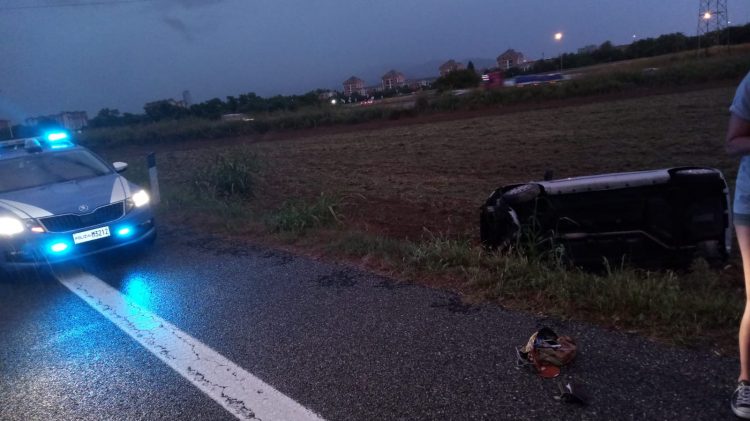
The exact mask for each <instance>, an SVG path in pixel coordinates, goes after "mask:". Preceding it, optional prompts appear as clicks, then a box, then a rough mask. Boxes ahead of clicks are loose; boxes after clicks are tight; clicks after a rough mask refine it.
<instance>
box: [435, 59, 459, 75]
mask: <svg viewBox="0 0 750 421" xmlns="http://www.w3.org/2000/svg"><path fill="white" fill-rule="evenodd" d="M463 69H465V67H464V64H463V63H459V62H457V61H455V60H453V59H451V60H448V61H446V62H445V63H443V64H442V65H441V66H440V67H439V68H438V70H440V76H445V75H447V74H448V73H450V72H455V71H456V70H463Z"/></svg>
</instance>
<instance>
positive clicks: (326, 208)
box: [267, 194, 340, 235]
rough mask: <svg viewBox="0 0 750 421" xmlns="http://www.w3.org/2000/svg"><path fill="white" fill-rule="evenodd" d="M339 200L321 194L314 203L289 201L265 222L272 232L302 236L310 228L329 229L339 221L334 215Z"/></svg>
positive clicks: (337, 216) (336, 215)
mask: <svg viewBox="0 0 750 421" xmlns="http://www.w3.org/2000/svg"><path fill="white" fill-rule="evenodd" d="M339 205H340V200H337V199H335V198H333V197H330V196H328V195H325V194H321V195H320V196H319V197H318V198H317V199H316V200H315V201H313V202H306V201H303V200H290V201H287V202H284V204H283V205H282V206H281V208H280V209H279V210H278V211H276V212H275V213H274V214H273V215H272V216H270V217H269V218H268V220H267V225H268V226H269V228H270V229H271V230H272V231H273V232H277V233H278V232H286V233H292V234H295V235H302V234H304V233H305V232H306V231H307V230H309V229H312V228H321V227H329V226H332V225H334V224H336V223H338V222H339V221H340V218H339V215H338V214H337V213H336V209H337V207H338V206H339Z"/></svg>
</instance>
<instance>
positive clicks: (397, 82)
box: [381, 70, 406, 91]
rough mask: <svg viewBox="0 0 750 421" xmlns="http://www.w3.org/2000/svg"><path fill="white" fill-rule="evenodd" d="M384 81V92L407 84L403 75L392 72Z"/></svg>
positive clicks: (384, 76)
mask: <svg viewBox="0 0 750 421" xmlns="http://www.w3.org/2000/svg"><path fill="white" fill-rule="evenodd" d="M381 80H382V81H383V90H384V91H387V90H390V89H396V88H399V87H401V86H404V84H406V77H405V76H404V74H403V73H401V72H397V71H395V70H391V71H389V72H388V73H386V74H384V75H383V77H382V78H381Z"/></svg>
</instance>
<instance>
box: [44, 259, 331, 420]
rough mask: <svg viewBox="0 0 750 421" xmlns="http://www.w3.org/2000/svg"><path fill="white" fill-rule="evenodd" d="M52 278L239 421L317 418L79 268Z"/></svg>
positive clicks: (318, 417)
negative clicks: (240, 420)
mask: <svg viewBox="0 0 750 421" xmlns="http://www.w3.org/2000/svg"><path fill="white" fill-rule="evenodd" d="M57 278H58V280H59V281H60V282H61V283H62V284H63V285H65V286H66V287H67V288H68V289H70V290H71V291H73V293H75V294H76V295H78V296H79V297H81V298H82V299H83V300H84V301H85V302H86V303H88V304H89V305H90V306H91V307H93V308H94V309H95V310H96V311H98V312H99V313H101V314H102V315H103V316H104V317H106V318H107V319H109V320H110V321H111V322H112V323H114V324H115V325H117V327H119V328H120V329H122V330H123V331H124V332H125V333H127V334H128V335H129V336H130V337H131V338H133V339H135V340H136V341H137V342H138V343H140V344H141V345H142V346H143V347H144V348H146V349H147V350H149V351H150V352H151V353H152V354H154V355H156V356H157V357H158V358H159V359H160V360H162V361H163V362H164V363H166V364H167V365H168V366H170V367H172V369H174V370H175V371H176V372H178V373H180V375H181V376H182V377H184V378H186V379H187V380H188V381H190V383H192V384H193V385H195V386H196V387H197V388H198V389H200V390H201V391H203V393H205V394H206V395H208V396H209V397H211V399H213V400H215V401H216V402H217V403H219V404H220V405H221V406H223V407H224V408H226V409H227V411H229V412H231V413H232V414H233V415H235V416H236V417H237V418H239V419H243V420H254V419H258V420H263V421H271V420H294V421H297V420H300V421H305V420H322V418H321V417H320V416H318V415H317V414H316V413H314V412H312V411H311V410H309V409H307V408H305V407H304V406H302V405H300V404H299V403H297V402H295V401H294V400H292V399H291V398H289V397H287V396H286V395H284V394H282V393H281V392H279V391H278V390H276V389H274V388H273V387H271V386H270V385H268V384H266V383H264V382H263V381H262V380H260V379H258V378H257V377H255V376H253V375H252V374H250V373H248V372H247V371H245V370H244V369H242V367H240V366H238V365H236V364H234V363H233V362H231V361H229V360H228V359H226V358H225V357H223V356H222V355H221V354H219V353H218V352H216V351H214V350H213V349H211V348H209V347H208V346H207V345H204V344H202V343H201V342H200V341H198V340H197V339H195V338H193V337H192V336H190V335H188V334H187V333H185V332H183V331H181V330H180V329H178V328H177V327H176V326H174V325H172V324H171V323H169V322H167V321H166V320H164V319H162V318H160V317H159V316H157V315H156V314H154V313H151V312H150V311H148V310H146V309H145V308H143V307H141V306H139V305H138V304H136V303H133V302H131V301H130V300H129V299H128V298H127V297H125V296H124V295H122V294H120V292H119V291H117V290H116V289H114V288H112V287H111V286H109V285H108V284H107V283H106V282H104V281H102V280H100V279H99V278H97V277H95V276H93V275H91V274H88V273H85V272H82V271H74V272H72V273H64V274H57Z"/></svg>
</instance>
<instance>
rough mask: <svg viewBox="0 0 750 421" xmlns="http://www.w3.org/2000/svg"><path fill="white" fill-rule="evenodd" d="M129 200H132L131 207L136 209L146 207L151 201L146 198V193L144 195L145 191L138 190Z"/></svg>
mask: <svg viewBox="0 0 750 421" xmlns="http://www.w3.org/2000/svg"><path fill="white" fill-rule="evenodd" d="M131 199H132V200H133V205H135V207H136V208H140V207H141V206H144V205H147V204H148V202H149V201H150V200H151V198H150V197H148V193H146V191H145V190H139V191H138V192H137V193H135V194H134V195H133V197H132V198H131Z"/></svg>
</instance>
